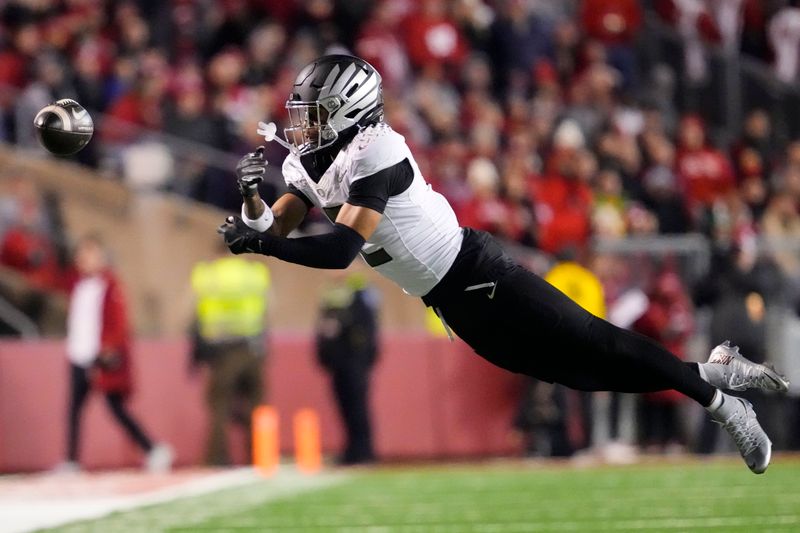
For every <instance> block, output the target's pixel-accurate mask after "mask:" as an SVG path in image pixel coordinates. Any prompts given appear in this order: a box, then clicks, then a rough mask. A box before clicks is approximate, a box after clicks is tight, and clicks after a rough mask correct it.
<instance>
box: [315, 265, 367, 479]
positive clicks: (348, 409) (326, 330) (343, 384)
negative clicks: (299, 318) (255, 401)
mask: <svg viewBox="0 0 800 533" xmlns="http://www.w3.org/2000/svg"><path fill="white" fill-rule="evenodd" d="M376 315H377V298H376V296H375V293H374V291H373V290H372V289H370V288H369V287H368V286H367V283H366V278H365V277H364V276H363V275H362V274H350V275H348V276H346V277H344V278H338V279H335V280H334V283H332V284H331V285H330V286H329V287H328V288H327V289H326V290H325V292H324V294H323V296H322V303H321V306H320V311H319V318H318V321H317V358H318V360H319V363H320V364H321V365H322V367H323V368H324V369H325V370H326V371H327V372H328V373H329V374H330V376H331V381H332V385H333V392H334V395H335V397H336V403H337V406H338V408H339V414H340V416H341V418H342V423H343V424H344V428H345V431H346V433H347V442H346V444H345V448H344V450H343V451H342V454H341V456H340V457H339V463H340V464H343V465H355V464H363V463H371V462H373V461H375V452H374V450H373V447H372V426H371V423H370V414H369V399H368V395H369V379H370V373H371V371H372V367H373V366H374V364H375V360H376V358H377V354H378V349H377V329H378V327H377V324H378V323H377V316H376Z"/></svg>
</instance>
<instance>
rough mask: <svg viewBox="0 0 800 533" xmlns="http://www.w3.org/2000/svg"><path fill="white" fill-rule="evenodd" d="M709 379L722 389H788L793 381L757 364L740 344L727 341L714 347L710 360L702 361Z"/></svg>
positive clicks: (784, 390)
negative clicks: (741, 350) (740, 349)
mask: <svg viewBox="0 0 800 533" xmlns="http://www.w3.org/2000/svg"><path fill="white" fill-rule="evenodd" d="M701 365H702V366H703V370H704V371H705V374H706V381H708V382H709V383H710V384H711V385H713V386H715V387H717V388H718V389H728V390H735V391H743V390H746V389H761V390H765V391H774V392H786V391H787V390H788V388H789V380H788V379H786V377H785V376H782V375H781V374H779V373H778V372H776V371H775V369H774V368H772V367H770V366H768V365H760V364H758V363H754V362H752V361H750V360H748V359H747V358H745V357H744V356H743V355H742V354H740V353H739V347H738V346H732V345H731V343H730V341H725V342H723V343H722V344H720V345H719V346H717V347H716V348H714V349H713V350H711V355H710V356H709V358H708V362H707V363H701Z"/></svg>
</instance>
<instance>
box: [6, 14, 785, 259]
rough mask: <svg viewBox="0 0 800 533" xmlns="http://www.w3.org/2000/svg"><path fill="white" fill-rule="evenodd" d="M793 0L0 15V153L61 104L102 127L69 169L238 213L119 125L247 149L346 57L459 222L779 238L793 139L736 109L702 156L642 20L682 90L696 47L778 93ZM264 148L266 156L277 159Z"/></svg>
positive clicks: (185, 166) (546, 245) (547, 231)
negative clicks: (306, 79) (121, 174)
mask: <svg viewBox="0 0 800 533" xmlns="http://www.w3.org/2000/svg"><path fill="white" fill-rule="evenodd" d="M784 4H785V5H784ZM793 5H794V3H793V2H792V3H789V4H786V3H785V2H779V1H773V2H760V1H751V0H740V1H738V2H718V1H714V0H705V1H704V0H692V1H678V0H663V1H654V2H638V1H635V0H614V1H605V0H581V1H564V2H553V1H547V0H495V1H489V0H420V1H417V2H415V1H411V0H381V1H377V2H367V1H348V2H344V1H342V2H336V1H334V0H294V1H291V0H287V1H285V2H264V1H257V0H250V1H248V0H225V1H221V2H212V1H203V0H193V1H192V0H173V1H170V2H157V1H148V0H139V1H99V0H61V1H57V0H12V1H11V2H7V3H6V4H5V7H4V8H3V9H2V19H1V20H2V24H1V25H0V87H4V88H5V89H6V90H4V91H3V92H1V93H0V94H2V95H4V96H3V98H2V100H0V109H2V110H3V114H2V119H3V127H2V128H1V129H0V130H1V131H0V138H5V139H8V140H10V141H13V142H15V143H16V144H17V145H19V146H20V147H30V148H32V149H33V148H35V147H36V143H35V140H34V135H33V131H32V129H33V128H32V124H31V121H30V120H29V117H31V116H33V115H34V114H35V111H36V110H37V109H39V108H40V107H41V106H42V105H44V104H46V103H48V102H49V101H52V100H53V99H54V98H55V97H56V96H58V97H67V96H71V97H74V98H75V99H77V100H78V101H79V102H80V103H82V104H83V105H84V106H86V107H87V108H89V109H90V110H92V111H93V112H95V113H96V112H101V113H103V118H102V119H99V122H100V123H99V124H98V130H99V131H98V133H97V136H98V137H99V139H98V140H97V142H95V143H92V146H93V148H92V147H90V149H87V150H85V151H84V152H83V153H81V154H80V155H79V158H81V159H82V160H83V162H86V163H89V164H92V165H100V166H103V165H104V164H107V163H108V161H109V160H115V161H116V162H117V163H118V164H119V165H122V167H123V168H124V169H127V170H128V171H130V172H131V173H133V174H136V172H135V170H133V169H130V168H128V167H127V166H126V165H128V166H130V161H131V160H134V161H135V160H137V159H138V160H139V161H141V160H142V156H145V159H147V160H148V162H149V170H150V171H151V172H153V171H154V170H153V169H154V168H162V167H163V174H164V176H163V178H161V179H158V180H156V184H157V185H159V186H161V187H163V188H166V189H170V190H174V191H177V192H180V193H183V194H187V195H189V196H192V197H194V198H197V199H199V200H202V201H208V202H211V203H216V204H218V205H221V206H222V207H233V206H234V205H235V203H236V198H235V195H234V194H233V193H232V192H231V191H233V188H232V187H230V180H229V175H228V173H227V172H225V171H224V170H220V169H216V170H215V169H213V168H211V167H209V166H208V165H204V164H202V163H200V162H198V161H193V160H192V159H191V158H189V159H182V160H180V161H164V158H160V157H158V155H159V153H157V152H155V153H154V152H153V151H148V148H147V147H142V146H136V147H134V148H135V149H134V148H131V147H130V146H129V145H130V144H131V143H132V142H133V141H134V140H135V139H134V136H136V135H138V131H139V130H137V129H136V128H131V127H130V125H133V126H138V127H143V128H147V129H151V130H157V131H161V132H164V133H166V134H168V135H170V136H173V137H175V138H180V139H185V140H188V141H194V142H197V143H200V144H205V145H209V146H211V147H214V148H217V149H221V150H225V151H232V152H234V153H242V152H244V151H249V150H251V149H252V147H253V146H255V145H257V144H258V143H259V138H258V137H257V135H256V134H255V123H256V122H257V121H258V120H277V121H281V120H282V119H283V116H284V110H283V104H284V101H285V96H286V94H287V91H288V87H289V86H290V84H291V81H292V79H293V77H294V75H295V74H296V72H297V71H298V69H299V68H300V67H301V66H302V65H304V64H306V63H307V62H309V61H310V60H311V59H313V58H314V57H316V56H319V55H321V54H323V53H333V52H351V53H354V54H357V55H360V56H362V57H364V58H365V59H367V60H368V61H370V62H371V63H373V64H374V65H375V67H377V68H378V70H379V71H380V72H381V73H382V74H383V79H384V90H385V94H386V120H387V121H388V122H389V123H390V124H391V125H392V127H393V128H395V129H396V130H398V131H400V132H401V133H402V134H403V135H405V136H406V139H407V141H408V142H409V143H410V144H411V146H412V149H413V150H414V153H415V156H416V158H417V160H418V162H419V163H420V167H421V168H422V170H423V172H424V174H425V176H426V178H427V179H428V180H429V181H430V182H431V183H432V184H433V186H434V187H435V188H437V189H438V190H440V191H441V192H443V193H444V194H445V195H446V196H447V197H448V199H449V200H450V201H451V203H452V204H453V205H454V207H455V208H456V210H457V212H458V214H459V217H460V219H461V220H462V222H463V224H465V225H469V226H472V227H476V228H479V229H485V230H488V231H490V232H492V233H495V234H497V235H499V236H501V237H503V238H505V239H507V240H509V241H513V242H517V243H520V244H522V245H525V246H532V247H538V248H540V249H542V250H543V251H545V252H548V253H555V252H558V251H559V250H561V249H563V248H564V247H567V246H573V245H584V244H586V242H587V240H588V239H589V237H590V236H593V235H595V236H599V237H621V236H625V235H650V234H658V233H682V232H687V231H703V232H705V233H707V234H708V235H710V236H712V237H713V238H715V239H722V240H728V241H730V240H732V239H733V238H734V237H735V235H736V234H737V233H740V232H742V231H755V232H759V233H764V234H766V235H769V236H776V237H795V236H797V235H798V234H800V215H799V214H798V212H797V205H798V202H799V201H800V142H788V143H784V144H779V143H776V139H775V136H774V135H773V132H772V128H771V121H770V116H769V115H768V114H767V113H766V112H764V111H762V110H760V109H748V110H745V111H746V117H745V119H744V121H743V124H742V128H741V131H739V132H727V133H728V137H729V138H727V139H726V141H731V140H732V142H726V143H725V144H724V145H717V144H715V142H714V140H715V139H714V138H712V135H711V132H710V131H709V128H707V126H706V122H705V120H706V118H705V117H704V114H703V112H702V111H703V110H702V109H691V108H686V109H682V108H679V107H678V106H677V104H676V99H675V98H673V96H674V94H672V93H671V92H670V90H669V86H670V82H669V76H665V74H664V72H663V68H660V67H663V65H653V64H647V63H646V61H645V59H646V58H643V57H642V56H641V54H639V53H638V52H637V43H639V42H640V40H641V38H642V35H641V34H642V32H643V31H644V28H645V24H644V21H645V18H646V15H647V14H650V15H651V16H657V17H658V20H660V23H662V24H672V25H673V26H674V28H675V31H676V32H677V34H679V35H680V36H682V38H683V39H684V47H683V49H684V53H685V71H684V72H683V74H684V77H685V78H687V79H690V80H691V79H697V80H700V79H702V77H703V76H705V75H707V69H706V68H705V66H704V65H705V63H704V61H705V59H704V51H705V50H706V49H707V48H708V47H710V46H718V45H722V46H728V47H731V46H732V47H734V48H736V49H740V50H741V51H742V53H746V54H750V55H751V56H753V57H755V58H760V59H761V60H763V61H768V62H773V63H774V64H775V68H776V72H778V73H779V74H780V76H782V77H783V78H784V79H787V80H789V81H792V80H794V78H795V77H796V74H797V73H796V66H797V51H798V46H797V42H798V39H800V25H798V24H795V23H794V22H793V21H795V18H794V17H800V9H798V8H796V7H793ZM648 6H649V7H651V8H652V13H651V12H650V11H647V9H646V7H648ZM787 42H789V43H790V45H791V44H792V43H794V44H793V46H789V45H786V43H787ZM787 50H788V51H787ZM787 54H788V57H784V56H787ZM791 54H794V55H791ZM789 64H790V65H789ZM787 65H789V66H787ZM790 67H791V68H790ZM787 76H789V77H788V78H787ZM682 79H683V78H682ZM15 91H17V92H15ZM683 107H686V106H683ZM125 147H127V148H128V149H127V150H126V149H125ZM269 148H270V150H271V153H270V160H271V161H272V162H273V163H279V162H280V158H281V157H282V155H283V153H282V149H281V148H280V147H277V146H270V147H269ZM121 154H128V155H127V156H125V155H121ZM276 166H277V165H273V167H276ZM273 172H277V169H273ZM142 179H146V178H142ZM234 192H235V191H234Z"/></svg>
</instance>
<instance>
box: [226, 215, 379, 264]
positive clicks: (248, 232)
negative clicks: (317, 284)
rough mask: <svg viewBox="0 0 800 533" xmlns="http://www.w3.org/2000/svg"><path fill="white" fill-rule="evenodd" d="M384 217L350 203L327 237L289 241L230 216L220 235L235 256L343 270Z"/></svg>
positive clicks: (301, 238)
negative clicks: (252, 255)
mask: <svg viewBox="0 0 800 533" xmlns="http://www.w3.org/2000/svg"><path fill="white" fill-rule="evenodd" d="M301 202H302V200H301ZM276 204H277V202H276ZM382 216H383V215H382V214H381V213H379V212H378V211H375V210H373V209H370V208H368V207H363V206H356V205H352V204H349V203H346V204H344V205H343V206H342V209H341V210H340V211H339V215H338V216H337V218H336V223H335V224H334V225H333V231H331V232H330V233H325V234H323V235H312V236H310V237H300V238H297V239H288V238H286V237H280V236H277V235H273V234H270V233H259V232H258V231H256V230H253V229H251V228H250V227H248V226H247V225H246V224H245V223H244V222H243V221H242V219H241V218H239V217H228V220H227V222H226V223H225V224H223V225H222V226H220V228H219V232H220V233H222V234H223V235H224V238H225V243H226V244H227V245H228V248H230V250H231V252H233V253H235V254H241V253H245V252H250V253H259V254H263V255H269V256H273V257H277V258H278V259H282V260H284V261H288V262H290V263H295V264H298V265H304V266H309V267H314V268H330V269H340V268H347V267H348V266H349V265H350V263H352V262H353V259H355V257H356V255H358V252H359V250H360V249H361V247H362V246H363V245H364V242H365V241H366V240H367V239H368V238H369V237H370V236H371V235H372V233H373V232H374V231H375V228H377V227H378V224H379V223H380V221H381V217H382Z"/></svg>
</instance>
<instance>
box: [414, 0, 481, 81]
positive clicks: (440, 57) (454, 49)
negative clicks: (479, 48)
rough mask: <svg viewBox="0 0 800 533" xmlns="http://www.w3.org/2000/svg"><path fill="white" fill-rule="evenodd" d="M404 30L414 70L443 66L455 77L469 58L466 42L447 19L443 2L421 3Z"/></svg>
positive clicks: (425, 1) (432, 0)
mask: <svg viewBox="0 0 800 533" xmlns="http://www.w3.org/2000/svg"><path fill="white" fill-rule="evenodd" d="M403 26H404V30H405V31H404V32H403V33H404V37H405V45H406V50H408V57H409V60H410V61H411V65H412V66H413V67H414V68H417V69H423V68H426V67H431V66H437V65H443V66H445V67H446V68H447V69H448V70H451V71H453V73H455V71H456V70H457V68H458V67H460V66H461V63H462V62H463V61H464V59H465V58H466V57H467V52H468V47H467V43H466V40H465V39H464V36H463V35H462V34H461V30H460V29H459V28H458V27H457V26H456V25H455V24H454V23H453V21H452V20H450V18H448V16H447V5H446V4H445V2H444V1H443V0H422V1H421V2H420V5H419V7H418V9H417V10H416V11H415V12H414V13H412V14H411V15H409V17H408V18H407V19H406V20H405V22H404V24H403Z"/></svg>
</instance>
